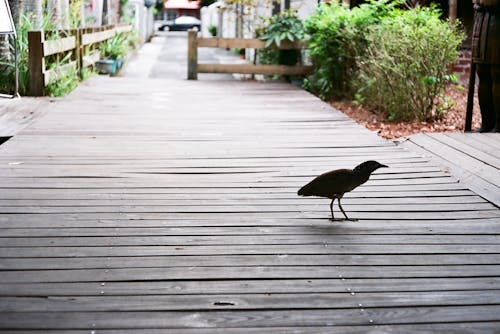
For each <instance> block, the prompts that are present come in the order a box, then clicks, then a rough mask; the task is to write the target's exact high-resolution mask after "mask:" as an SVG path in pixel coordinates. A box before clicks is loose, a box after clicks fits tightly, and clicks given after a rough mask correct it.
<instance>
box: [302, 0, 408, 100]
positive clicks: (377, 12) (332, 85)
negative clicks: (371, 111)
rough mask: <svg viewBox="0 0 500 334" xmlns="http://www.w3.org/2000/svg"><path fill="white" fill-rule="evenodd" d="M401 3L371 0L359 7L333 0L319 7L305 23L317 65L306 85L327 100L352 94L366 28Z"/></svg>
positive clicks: (314, 62) (315, 64) (310, 47)
mask: <svg viewBox="0 0 500 334" xmlns="http://www.w3.org/2000/svg"><path fill="white" fill-rule="evenodd" d="M398 3H400V2H397V1H394V2H392V3H389V1H388V0H382V1H377V2H375V1H371V2H369V3H366V4H362V5H360V6H359V7H354V8H352V9H351V8H349V5H346V4H343V3H339V2H332V3H331V4H322V5H320V6H319V7H318V10H317V12H316V14H315V15H313V16H311V17H310V18H309V19H308V20H307V21H306V22H305V30H306V33H307V34H308V35H309V39H310V41H309V51H310V55H311V59H312V61H313V64H314V66H315V71H314V73H313V74H312V75H311V76H310V77H309V78H308V80H307V82H306V88H307V89H309V90H311V91H312V92H314V93H316V94H318V95H319V96H320V97H322V98H323V99H330V98H332V97H337V98H342V97H348V96H350V95H351V94H352V84H351V80H352V79H353V78H355V77H356V76H357V72H358V64H357V59H358V58H359V57H362V56H363V55H364V52H365V49H366V45H367V41H366V38H365V35H366V31H367V30H368V28H369V27H370V26H372V25H374V24H377V23H379V22H380V20H381V19H382V18H383V17H384V16H386V15H388V14H389V13H390V12H391V11H392V10H393V8H394V6H396V5H397V4H398Z"/></svg>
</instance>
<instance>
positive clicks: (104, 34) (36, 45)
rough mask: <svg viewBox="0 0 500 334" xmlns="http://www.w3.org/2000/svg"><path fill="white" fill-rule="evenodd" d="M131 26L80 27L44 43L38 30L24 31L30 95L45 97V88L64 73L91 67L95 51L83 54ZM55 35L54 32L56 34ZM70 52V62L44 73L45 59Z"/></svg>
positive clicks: (94, 59)
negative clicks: (25, 33) (26, 36)
mask: <svg viewBox="0 0 500 334" xmlns="http://www.w3.org/2000/svg"><path fill="white" fill-rule="evenodd" d="M131 30H132V26H131V25H118V26H105V27H96V28H81V29H72V30H69V31H68V33H69V36H68V37H63V38H59V39H55V40H45V33H44V32H43V31H41V30H32V31H29V32H28V49H29V51H28V52H29V55H28V58H29V59H28V66H29V76H30V94H31V95H33V96H43V95H45V86H47V85H48V84H49V83H50V82H53V81H56V80H59V79H60V78H61V76H62V75H64V73H65V72H67V70H71V69H74V70H76V71H78V72H80V70H81V69H83V68H85V67H88V66H92V65H93V64H94V63H95V62H96V61H97V60H98V59H99V52H98V51H94V52H93V53H90V54H87V53H88V51H87V50H86V49H88V46H92V45H94V44H97V43H102V42H104V41H106V40H108V39H110V38H113V37H114V36H115V35H116V34H119V33H122V32H129V31H131ZM56 33H57V31H56ZM68 51H72V52H73V54H72V57H71V58H72V60H71V62H70V63H68V64H65V65H63V66H62V67H63V70H48V69H47V68H46V66H45V57H47V56H50V55H55V54H59V53H63V52H68Z"/></svg>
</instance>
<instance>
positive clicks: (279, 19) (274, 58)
mask: <svg viewBox="0 0 500 334" xmlns="http://www.w3.org/2000/svg"><path fill="white" fill-rule="evenodd" d="M257 34H258V36H259V39H261V40H264V41H265V42H266V44H265V46H266V48H265V49H259V50H258V57H259V63H261V64H280V65H296V64H297V63H298V62H299V61H300V55H301V53H300V50H279V49H271V48H269V47H270V46H271V45H273V44H274V45H277V46H280V45H281V42H282V41H285V40H288V41H291V42H293V41H297V40H302V39H304V25H303V23H302V21H301V20H300V19H299V17H298V16H297V13H296V12H295V11H292V10H286V11H284V12H281V13H279V14H276V15H273V16H272V17H270V18H269V19H267V20H266V21H265V23H264V26H263V27H262V28H260V29H258V30H257Z"/></svg>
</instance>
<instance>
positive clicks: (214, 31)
mask: <svg viewBox="0 0 500 334" xmlns="http://www.w3.org/2000/svg"><path fill="white" fill-rule="evenodd" d="M207 29H208V32H209V33H210V36H213V37H215V36H217V26H216V25H214V24H209V25H208V27H207Z"/></svg>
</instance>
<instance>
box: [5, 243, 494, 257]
mask: <svg viewBox="0 0 500 334" xmlns="http://www.w3.org/2000/svg"><path fill="white" fill-rule="evenodd" d="M498 253H500V247H499V246H498V245H467V247H464V245H426V244H412V245H404V244H400V245H397V247H396V246H394V245H335V244H321V245H301V246H300V247H299V246H298V245H259V246H254V247H249V246H248V245H232V246H225V247H224V246H223V245H222V246H221V245H219V246H217V245H212V246H168V245H157V246H108V247H106V246H103V247H92V246H87V247H71V246H65V247H8V248H6V247H3V248H0V257H1V258H34V257H61V254H64V255H65V257H75V258H76V257H113V256H128V257H134V256H179V255H213V256H221V255H232V254H238V255H258V254H262V255H280V254H288V255H291V254H302V255H321V254H323V255H328V254H344V255H347V254H388V255H391V254H392V255H395V254H413V255H416V254H498Z"/></svg>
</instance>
